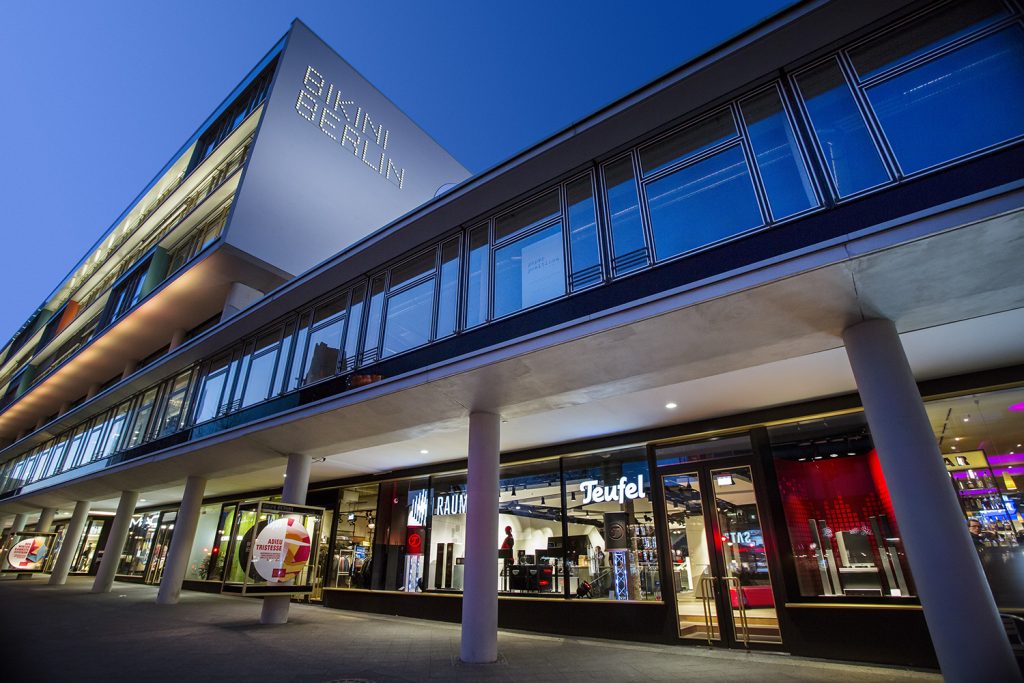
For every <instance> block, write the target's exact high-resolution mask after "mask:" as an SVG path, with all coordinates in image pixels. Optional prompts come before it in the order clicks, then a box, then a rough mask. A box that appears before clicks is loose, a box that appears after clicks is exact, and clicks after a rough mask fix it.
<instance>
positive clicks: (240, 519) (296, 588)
mask: <svg viewBox="0 0 1024 683" xmlns="http://www.w3.org/2000/svg"><path fill="white" fill-rule="evenodd" d="M323 516H324V509H323V508H317V507H310V506H308V505H291V504H288V503H274V502H269V501H256V502H249V503H241V504H239V506H238V513H237V514H236V515H235V519H234V523H233V524H232V527H231V535H230V537H229V542H228V545H227V566H226V569H225V572H224V581H223V583H222V584H221V591H222V592H225V593H241V594H243V595H280V594H301V593H311V592H312V591H313V581H314V578H315V575H316V567H317V561H318V560H319V557H320V543H319V539H320V525H321V524H322V523H323Z"/></svg>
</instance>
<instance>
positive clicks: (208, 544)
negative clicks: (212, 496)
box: [185, 503, 221, 581]
mask: <svg viewBox="0 0 1024 683" xmlns="http://www.w3.org/2000/svg"><path fill="white" fill-rule="evenodd" d="M220 507H221V506H220V504H219V503H218V504H217V505H204V506H203V507H202V508H200V510H199V524H198V525H197V526H196V534H195V536H194V537H193V541H192V550H191V552H190V553H189V557H188V569H186V570H185V578H186V579H190V580H192V581H206V580H207V579H209V578H211V572H212V569H213V567H212V564H213V562H214V559H213V548H214V541H216V540H217V534H218V530H219V526H220V525H219V523H220Z"/></svg>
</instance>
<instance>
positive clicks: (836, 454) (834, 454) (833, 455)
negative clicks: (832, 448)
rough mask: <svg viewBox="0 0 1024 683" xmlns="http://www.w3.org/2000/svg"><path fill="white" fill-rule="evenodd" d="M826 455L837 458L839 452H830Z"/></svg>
mask: <svg viewBox="0 0 1024 683" xmlns="http://www.w3.org/2000/svg"><path fill="white" fill-rule="evenodd" d="M828 457H830V458H838V457H839V454H838V453H831V454H829V456H828Z"/></svg>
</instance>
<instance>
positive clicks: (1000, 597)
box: [925, 388, 1024, 610]
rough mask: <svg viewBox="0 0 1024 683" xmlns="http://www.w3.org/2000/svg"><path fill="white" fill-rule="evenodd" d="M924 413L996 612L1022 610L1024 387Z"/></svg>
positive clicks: (947, 402)
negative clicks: (961, 511) (997, 610)
mask: <svg viewBox="0 0 1024 683" xmlns="http://www.w3.org/2000/svg"><path fill="white" fill-rule="evenodd" d="M925 410H926V411H927V413H928V417H929V419H930V420H931V424H932V429H933V430H934V431H935V438H936V440H937V441H938V443H939V451H940V452H941V453H942V458H943V461H944V463H945V465H946V470H947V471H948V472H949V476H950V481H951V483H952V486H953V489H954V490H955V491H956V494H957V499H958V500H959V502H960V507H961V509H962V510H963V514H964V523H965V524H966V525H967V529H968V531H969V532H970V534H971V538H972V539H973V540H974V546H975V548H976V549H977V551H978V554H979V556H980V557H981V566H982V568H983V569H984V571H985V576H986V577H988V582H989V586H991V588H992V595H993V597H994V598H995V601H996V605H997V606H998V607H999V608H1000V609H1009V610H1016V609H1021V608H1024V388H1017V389H1007V390H1003V391H992V392H987V393H983V394H972V395H969V396H961V397H958V398H951V399H944V400H941V401H929V402H928V403H926V404H925Z"/></svg>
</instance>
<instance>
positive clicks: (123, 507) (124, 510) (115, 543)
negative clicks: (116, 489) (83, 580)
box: [92, 491, 139, 593]
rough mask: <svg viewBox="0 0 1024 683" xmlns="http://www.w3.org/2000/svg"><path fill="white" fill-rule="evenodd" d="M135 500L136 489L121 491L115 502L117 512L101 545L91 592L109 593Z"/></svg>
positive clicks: (126, 536)
mask: <svg viewBox="0 0 1024 683" xmlns="http://www.w3.org/2000/svg"><path fill="white" fill-rule="evenodd" d="M137 502H139V492H138V491H122V492H121V500H120V501H118V503H117V512H116V513H115V514H114V519H113V520H112V521H111V523H110V533H109V534H108V535H107V545H105V546H104V547H103V559H102V560H100V568H99V570H98V571H97V572H96V580H95V581H93V584H92V592H93V593H109V592H110V588H111V587H112V586H113V585H114V574H116V573H117V565H118V564H120V563H121V553H122V552H123V551H124V542H125V541H126V540H128V528H129V527H130V526H131V523H132V515H133V514H135V504H136V503H137Z"/></svg>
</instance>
